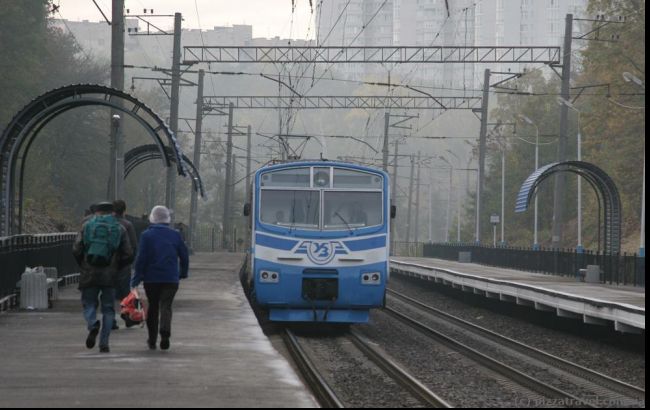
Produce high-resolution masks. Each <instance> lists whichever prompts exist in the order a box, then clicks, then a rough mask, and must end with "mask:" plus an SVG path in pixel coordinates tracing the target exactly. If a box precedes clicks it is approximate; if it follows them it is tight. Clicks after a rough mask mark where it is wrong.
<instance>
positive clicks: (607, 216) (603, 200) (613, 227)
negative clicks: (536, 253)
mask: <svg viewBox="0 0 650 410" xmlns="http://www.w3.org/2000/svg"><path fill="white" fill-rule="evenodd" d="M558 172H571V173H574V174H578V175H579V176H581V177H583V178H584V179H585V180H587V182H589V184H590V185H591V186H592V187H593V188H594V191H596V195H597V196H598V203H599V206H600V207H601V212H602V214H603V216H604V238H605V247H604V250H605V253H606V254H615V253H620V251H621V220H622V215H621V212H622V207H621V198H620V196H619V193H618V189H617V188H616V184H614V181H613V180H612V179H611V178H610V176H609V175H607V173H605V171H603V170H602V169H601V168H599V167H597V166H596V165H594V164H591V163H589V162H584V161H565V162H556V163H552V164H548V165H545V166H543V167H540V168H539V169H537V170H536V171H535V172H533V173H532V174H530V176H529V177H528V178H526V181H524V183H523V184H522V185H521V188H520V189H519V194H518V195H517V202H516V204H515V212H524V211H526V210H527V209H528V205H529V204H530V202H531V200H532V199H533V197H534V196H535V195H536V193H537V187H538V186H539V185H540V184H541V183H542V182H543V181H544V180H546V179H547V178H548V177H550V176H551V175H553V174H556V173H558ZM599 229H600V227H599Z"/></svg>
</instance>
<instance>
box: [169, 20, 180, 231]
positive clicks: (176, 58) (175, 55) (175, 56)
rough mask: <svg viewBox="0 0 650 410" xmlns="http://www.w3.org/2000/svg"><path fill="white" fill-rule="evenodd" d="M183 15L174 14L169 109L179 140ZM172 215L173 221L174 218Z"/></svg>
mask: <svg viewBox="0 0 650 410" xmlns="http://www.w3.org/2000/svg"><path fill="white" fill-rule="evenodd" d="M182 20H183V19H182V16H181V13H174V48H173V51H172V89H171V106H170V109H169V128H171V130H172V134H173V135H174V136H175V137H176V138H178V105H179V100H180V85H181V21H182ZM165 203H166V205H167V208H170V209H174V208H175V207H176V169H175V168H174V167H169V168H167V192H166V197H165ZM173 215H174V214H173V213H172V220H173V218H174V216H173Z"/></svg>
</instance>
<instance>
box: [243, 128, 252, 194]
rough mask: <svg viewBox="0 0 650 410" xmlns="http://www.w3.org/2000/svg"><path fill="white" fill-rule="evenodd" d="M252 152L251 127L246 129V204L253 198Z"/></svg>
mask: <svg viewBox="0 0 650 410" xmlns="http://www.w3.org/2000/svg"><path fill="white" fill-rule="evenodd" d="M251 150H252V134H251V126H250V125H249V126H248V127H247V128H246V198H245V199H244V202H246V201H249V200H250V198H251Z"/></svg>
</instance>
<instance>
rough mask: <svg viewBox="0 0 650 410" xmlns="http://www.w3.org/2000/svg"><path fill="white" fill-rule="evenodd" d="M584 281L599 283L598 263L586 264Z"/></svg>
mask: <svg viewBox="0 0 650 410" xmlns="http://www.w3.org/2000/svg"><path fill="white" fill-rule="evenodd" d="M585 282H587V283H600V265H587V274H586V275H585Z"/></svg>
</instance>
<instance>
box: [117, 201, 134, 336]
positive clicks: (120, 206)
mask: <svg viewBox="0 0 650 410" xmlns="http://www.w3.org/2000/svg"><path fill="white" fill-rule="evenodd" d="M125 213H126V202H124V200H122V199H117V200H115V201H113V215H114V216H115V218H116V219H117V222H119V224H120V225H122V227H124V229H125V230H126V234H127V235H128V237H129V242H130V243H131V246H132V247H133V254H134V255H137V254H138V249H137V243H138V237H137V236H136V233H135V227H134V226H133V224H132V223H131V222H130V221H129V220H128V219H126V216H125ZM131 270H132V265H131V264H128V265H126V266H124V267H123V268H122V269H121V270H120V271H119V273H118V275H117V283H116V287H115V300H116V303H117V306H118V307H119V305H120V302H121V301H122V299H124V298H125V297H127V296H128V294H129V293H130V291H131V288H130V285H131ZM125 325H126V326H127V327H129V324H128V323H127V322H126V320H125ZM117 329H119V326H118V325H117V320H116V321H115V322H113V330H117Z"/></svg>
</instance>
